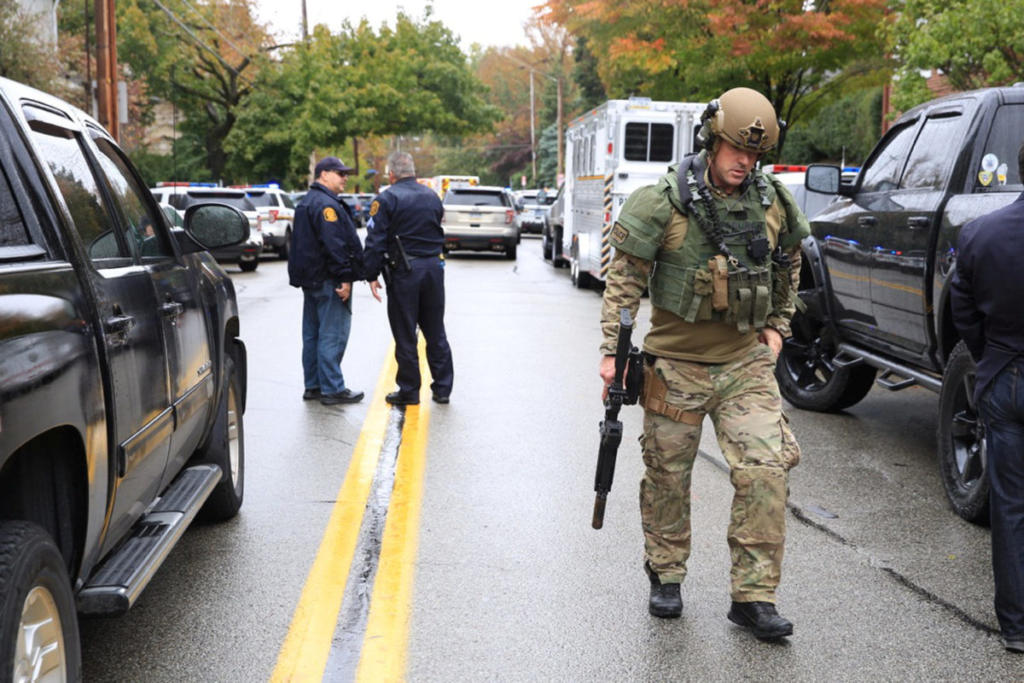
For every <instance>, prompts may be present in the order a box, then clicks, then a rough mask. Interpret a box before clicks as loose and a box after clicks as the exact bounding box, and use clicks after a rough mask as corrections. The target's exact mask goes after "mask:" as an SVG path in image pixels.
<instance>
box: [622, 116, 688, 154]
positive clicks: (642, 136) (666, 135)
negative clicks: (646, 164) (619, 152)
mask: <svg viewBox="0 0 1024 683" xmlns="http://www.w3.org/2000/svg"><path fill="white" fill-rule="evenodd" d="M675 133H676V128H675V126H674V125H672V124H671V123H641V122H639V121H633V122H630V123H627V124H626V134H625V141H624V144H623V147H624V152H623V156H624V157H625V159H626V161H672V156H673V154H672V152H673V149H674V147H675V144H674V143H675Z"/></svg>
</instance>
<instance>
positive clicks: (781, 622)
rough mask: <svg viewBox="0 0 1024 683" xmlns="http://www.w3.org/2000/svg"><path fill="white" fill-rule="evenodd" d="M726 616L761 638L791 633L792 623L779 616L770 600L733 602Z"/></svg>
mask: <svg viewBox="0 0 1024 683" xmlns="http://www.w3.org/2000/svg"><path fill="white" fill-rule="evenodd" d="M728 617H729V621H731V622H732V623H734V624H736V625H737V626H742V627H743V628H745V629H747V630H748V631H750V632H751V633H753V634H754V637H755V638H759V639H761V640H775V639H776V638H782V637H784V636H790V635H793V624H792V623H791V622H790V621H789V620H788V619H783V618H782V617H781V616H779V613H778V612H776V611H775V605H773V604H772V603H770V602H733V603H732V608H730V609H729V614H728Z"/></svg>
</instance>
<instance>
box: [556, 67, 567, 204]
mask: <svg viewBox="0 0 1024 683" xmlns="http://www.w3.org/2000/svg"><path fill="white" fill-rule="evenodd" d="M557 125H558V166H557V168H555V184H556V185H557V184H558V176H559V175H561V174H563V173H564V169H565V163H564V161H565V160H564V159H563V158H562V157H563V156H564V154H565V152H564V151H563V149H562V74H561V73H559V74H558V123H557Z"/></svg>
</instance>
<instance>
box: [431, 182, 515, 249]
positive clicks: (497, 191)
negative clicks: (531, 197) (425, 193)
mask: <svg viewBox="0 0 1024 683" xmlns="http://www.w3.org/2000/svg"><path fill="white" fill-rule="evenodd" d="M515 216H516V211H515V205H514V201H513V199H512V193H511V192H509V191H508V190H506V189H505V188H503V187H497V186H489V185H476V186H472V187H470V186H466V187H451V188H449V190H448V192H447V193H446V194H445V196H444V219H443V221H442V223H441V226H442V227H443V228H444V249H445V251H446V252H447V251H455V250H460V249H466V250H471V251H503V252H505V257H506V258H508V259H512V260H514V259H515V258H516V245H517V244H519V228H518V227H516V220H515Z"/></svg>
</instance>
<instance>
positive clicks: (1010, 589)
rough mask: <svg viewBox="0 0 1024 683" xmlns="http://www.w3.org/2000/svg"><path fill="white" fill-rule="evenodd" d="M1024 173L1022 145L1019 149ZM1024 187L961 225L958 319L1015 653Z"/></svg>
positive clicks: (1022, 566) (1020, 546) (1023, 393)
mask: <svg viewBox="0 0 1024 683" xmlns="http://www.w3.org/2000/svg"><path fill="white" fill-rule="evenodd" d="M1017 166H1018V174H1019V176H1018V177H1019V178H1020V179H1022V180H1024V145H1022V146H1021V148H1020V151H1019V152H1018V154H1017ZM1021 263H1024V194H1021V195H1020V196H1019V197H1017V199H1016V200H1015V201H1014V202H1013V203H1011V204H1009V205H1008V206H1006V207H1003V208H1002V209H999V210H997V211H993V212H992V213H990V214H988V215H986V216H982V217H981V218H978V219H975V220H973V221H971V222H970V223H968V224H967V225H966V226H964V228H963V230H961V231H960V237H959V240H958V244H957V261H956V272H955V273H954V275H953V283H952V290H951V292H952V294H951V297H952V306H953V322H954V324H955V325H956V327H957V329H958V330H959V332H960V335H961V337H962V338H963V340H964V343H965V344H966V346H967V348H968V349H969V350H970V352H971V356H973V357H974V360H975V361H976V362H977V364H978V371H977V383H976V385H975V395H974V402H975V405H977V406H978V409H979V412H980V415H981V418H982V420H983V422H984V425H985V437H986V454H987V458H988V464H987V474H988V481H989V488H990V492H989V516H990V519H991V526H992V573H993V577H994V579H995V610H996V617H997V618H998V620H999V627H1000V630H1001V631H1002V635H1003V645H1004V646H1005V647H1006V649H1007V650H1008V651H1010V652H1016V653H1022V652H1024V315H1021V301H1024V278H1021V277H1020V264H1021Z"/></svg>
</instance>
